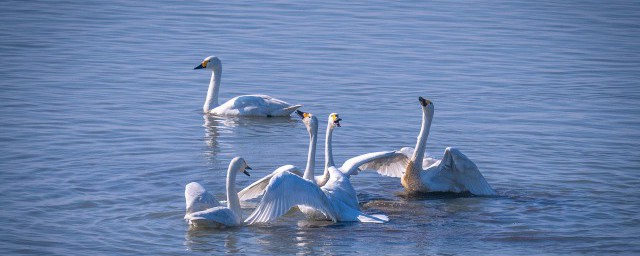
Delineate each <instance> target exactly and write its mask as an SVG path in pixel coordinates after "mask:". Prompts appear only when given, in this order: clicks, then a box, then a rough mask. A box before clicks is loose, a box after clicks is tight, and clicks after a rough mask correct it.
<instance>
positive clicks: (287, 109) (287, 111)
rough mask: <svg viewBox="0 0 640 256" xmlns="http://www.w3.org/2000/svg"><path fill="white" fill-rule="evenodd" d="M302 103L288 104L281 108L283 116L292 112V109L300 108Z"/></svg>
mask: <svg viewBox="0 0 640 256" xmlns="http://www.w3.org/2000/svg"><path fill="white" fill-rule="evenodd" d="M301 107H302V105H294V106H290V107H286V108H283V109H282V113H284V115H285V116H288V115H291V113H293V111H296V110H297V109H299V108H301Z"/></svg>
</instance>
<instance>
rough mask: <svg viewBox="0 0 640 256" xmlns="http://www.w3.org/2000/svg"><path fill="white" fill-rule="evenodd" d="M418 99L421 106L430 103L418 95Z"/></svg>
mask: <svg viewBox="0 0 640 256" xmlns="http://www.w3.org/2000/svg"><path fill="white" fill-rule="evenodd" d="M418 101H420V105H422V106H423V107H426V106H427V105H429V104H431V101H430V100H427V99H425V98H422V96H420V97H418Z"/></svg>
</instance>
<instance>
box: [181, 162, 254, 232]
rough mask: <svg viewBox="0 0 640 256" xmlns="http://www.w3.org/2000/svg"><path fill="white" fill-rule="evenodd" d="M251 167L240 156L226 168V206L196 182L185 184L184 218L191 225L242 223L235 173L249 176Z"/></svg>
mask: <svg viewBox="0 0 640 256" xmlns="http://www.w3.org/2000/svg"><path fill="white" fill-rule="evenodd" d="M247 169H249V170H251V167H249V165H247V162H245V160H244V159H243V158H241V157H235V158H233V159H232V160H231V163H229V169H228V170H227V206H226V207H225V206H221V205H220V203H218V201H217V200H216V199H215V197H214V196H213V195H212V194H211V193H209V192H207V190H206V189H204V187H202V185H200V184H199V183H197V182H191V183H189V184H187V186H186V187H185V189H184V197H185V199H186V202H187V207H186V214H185V215H184V219H185V220H186V221H187V222H188V223H189V225H191V226H193V227H196V228H198V227H210V228H219V227H233V226H239V225H241V224H242V209H241V208H240V201H239V200H238V194H237V193H236V184H235V182H236V174H237V173H238V172H243V173H244V174H246V175H247V176H249V172H247Z"/></svg>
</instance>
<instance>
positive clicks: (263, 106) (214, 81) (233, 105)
mask: <svg viewBox="0 0 640 256" xmlns="http://www.w3.org/2000/svg"><path fill="white" fill-rule="evenodd" d="M194 69H211V70H212V73H211V82H210V83H209V90H207V99H206V100H205V102H204V106H202V110H203V111H204V112H205V113H207V114H213V115H220V116H265V117H272V116H289V115H290V114H291V113H292V112H293V111H295V110H296V109H298V108H299V107H301V106H302V105H291V104H289V103H287V102H285V101H282V100H279V99H276V98H273V97H271V96H268V95H242V96H237V97H235V98H233V99H230V100H229V101H227V102H226V103H224V104H222V105H218V92H219V91H220V79H221V77H222V62H221V61H220V59H218V58H217V57H215V56H209V57H207V58H205V59H204V60H203V61H202V63H200V65H198V66H197V67H195V68H194Z"/></svg>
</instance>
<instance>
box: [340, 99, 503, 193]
mask: <svg viewBox="0 0 640 256" xmlns="http://www.w3.org/2000/svg"><path fill="white" fill-rule="evenodd" d="M418 100H419V101H420V105H421V106H422V128H421V129H420V134H419V135H418V141H417V143H416V150H413V149H412V148H403V149H401V150H399V151H395V153H393V154H389V153H387V157H382V158H378V159H376V160H374V161H369V162H367V163H365V164H364V165H362V166H360V168H359V169H352V170H351V172H350V173H348V175H349V174H355V172H357V171H359V170H366V169H372V170H376V171H377V172H378V173H380V174H382V175H386V176H391V177H397V178H401V183H402V186H403V187H404V188H405V190H406V191H407V192H409V193H416V192H422V193H425V192H455V193H460V192H466V191H469V192H471V193H472V194H474V195H495V194H496V192H495V191H494V190H493V189H492V188H491V186H490V185H489V183H488V182H487V181H486V180H485V178H484V177H483V176H482V174H481V173H480V170H478V167H477V166H476V165H475V164H474V163H473V161H471V160H469V158H467V156H465V155H464V154H462V152H460V151H459V150H457V149H455V148H451V147H448V148H446V149H445V151H444V156H443V157H442V159H441V160H440V161H435V162H433V161H432V160H431V159H430V158H424V151H425V146H426V144H427V137H428V136H429V129H430V127H431V121H432V119H433V113H434V107H433V103H431V101H429V100H426V99H424V98H422V97H419V98H418ZM380 153H381V152H377V153H370V154H380ZM365 155H367V154H365ZM365 155H363V156H365ZM418 159H422V161H418ZM430 162H432V163H431V164H430V165H428V166H427V167H425V165H426V164H429V163H430Z"/></svg>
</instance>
